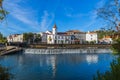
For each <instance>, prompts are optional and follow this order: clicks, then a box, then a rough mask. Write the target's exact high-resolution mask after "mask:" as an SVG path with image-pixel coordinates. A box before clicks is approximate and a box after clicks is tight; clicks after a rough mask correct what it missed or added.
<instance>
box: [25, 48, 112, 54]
mask: <svg viewBox="0 0 120 80" xmlns="http://www.w3.org/2000/svg"><path fill="white" fill-rule="evenodd" d="M72 53H112V50H111V49H24V54H72Z"/></svg>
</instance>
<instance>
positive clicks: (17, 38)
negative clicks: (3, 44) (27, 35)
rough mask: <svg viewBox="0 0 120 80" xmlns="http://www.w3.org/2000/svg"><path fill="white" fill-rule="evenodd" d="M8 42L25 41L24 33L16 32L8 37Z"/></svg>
mask: <svg viewBox="0 0 120 80" xmlns="http://www.w3.org/2000/svg"><path fill="white" fill-rule="evenodd" d="M7 41H8V42H23V34H14V35H10V36H8V37H7Z"/></svg>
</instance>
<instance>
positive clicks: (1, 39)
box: [0, 33, 7, 43]
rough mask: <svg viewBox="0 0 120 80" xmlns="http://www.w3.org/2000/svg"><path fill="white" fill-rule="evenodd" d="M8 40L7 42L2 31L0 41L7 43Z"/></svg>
mask: <svg viewBox="0 0 120 80" xmlns="http://www.w3.org/2000/svg"><path fill="white" fill-rule="evenodd" d="M6 42H7V39H6V37H4V36H3V34H2V33H0V43H6Z"/></svg>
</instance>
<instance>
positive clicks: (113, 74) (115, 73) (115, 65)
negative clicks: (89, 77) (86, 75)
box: [93, 57, 120, 80]
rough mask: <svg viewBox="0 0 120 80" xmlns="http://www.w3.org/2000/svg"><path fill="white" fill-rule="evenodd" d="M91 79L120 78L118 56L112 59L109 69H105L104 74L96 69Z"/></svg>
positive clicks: (119, 60) (116, 79)
mask: <svg viewBox="0 0 120 80" xmlns="http://www.w3.org/2000/svg"><path fill="white" fill-rule="evenodd" d="M93 80H120V57H119V58H118V59H117V60H113V62H112V63H111V65H110V71H106V72H105V73H104V74H102V73H100V72H99V71H98V72H97V75H96V76H95V77H94V79H93Z"/></svg>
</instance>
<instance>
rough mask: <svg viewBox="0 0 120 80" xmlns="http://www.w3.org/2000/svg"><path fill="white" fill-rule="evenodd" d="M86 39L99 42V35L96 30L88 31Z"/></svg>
mask: <svg viewBox="0 0 120 80" xmlns="http://www.w3.org/2000/svg"><path fill="white" fill-rule="evenodd" d="M86 41H88V42H95V43H98V36H97V33H96V32H89V31H88V32H87V33H86Z"/></svg>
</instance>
